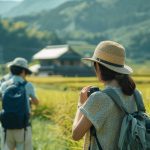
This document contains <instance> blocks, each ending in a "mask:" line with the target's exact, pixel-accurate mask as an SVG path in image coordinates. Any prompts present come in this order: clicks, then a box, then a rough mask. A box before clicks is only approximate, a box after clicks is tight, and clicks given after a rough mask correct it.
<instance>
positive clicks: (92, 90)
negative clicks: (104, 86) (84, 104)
mask: <svg viewBox="0 0 150 150" xmlns="http://www.w3.org/2000/svg"><path fill="white" fill-rule="evenodd" d="M97 91H100V90H99V88H98V87H96V86H92V87H91V88H90V89H89V91H88V92H87V96H88V97H89V96H90V95H91V94H92V93H94V92H97Z"/></svg>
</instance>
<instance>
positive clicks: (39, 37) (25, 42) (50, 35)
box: [0, 19, 63, 63]
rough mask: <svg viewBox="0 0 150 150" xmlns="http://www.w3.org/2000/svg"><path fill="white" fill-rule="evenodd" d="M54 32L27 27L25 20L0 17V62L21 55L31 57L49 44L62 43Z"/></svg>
mask: <svg viewBox="0 0 150 150" xmlns="http://www.w3.org/2000/svg"><path fill="white" fill-rule="evenodd" d="M62 43H63V41H62V40H61V39H60V38H58V36H57V34H56V33H54V32H44V31H38V30H37V29H36V28H29V26H28V24H27V23H25V22H12V21H8V20H6V19H5V20H4V19H0V63H5V62H7V61H10V60H11V59H13V58H14V57H17V56H22V57H25V58H27V59H28V60H30V59H31V57H32V56H33V54H34V53H35V52H37V51H38V50H40V49H41V48H43V47H45V46H46V45H49V44H62Z"/></svg>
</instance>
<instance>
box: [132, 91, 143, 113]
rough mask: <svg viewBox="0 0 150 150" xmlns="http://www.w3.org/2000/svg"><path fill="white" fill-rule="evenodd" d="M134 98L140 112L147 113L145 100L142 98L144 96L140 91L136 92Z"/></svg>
mask: <svg viewBox="0 0 150 150" xmlns="http://www.w3.org/2000/svg"><path fill="white" fill-rule="evenodd" d="M134 97H135V101H136V105H137V108H138V111H142V112H146V109H145V106H144V102H143V98H142V96H141V94H140V92H139V91H138V90H135V91H134Z"/></svg>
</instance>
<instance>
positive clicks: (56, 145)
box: [30, 76, 150, 150]
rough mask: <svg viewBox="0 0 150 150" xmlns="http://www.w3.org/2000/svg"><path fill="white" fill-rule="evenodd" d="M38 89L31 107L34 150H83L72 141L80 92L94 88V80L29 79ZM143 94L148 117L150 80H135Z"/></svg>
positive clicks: (141, 78) (149, 109)
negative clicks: (38, 100) (84, 87)
mask: <svg viewBox="0 0 150 150" xmlns="http://www.w3.org/2000/svg"><path fill="white" fill-rule="evenodd" d="M30 80H31V81H34V83H35V84H36V86H37V94H38V97H39V99H40V105H39V106H38V107H37V109H35V108H34V107H33V142H34V148H35V150H82V145H83V140H81V141H80V142H75V141H73V140H72V138H71V128H72V123H73V119H74V116H75V112H76V106H77V101H78V96H79V91H80V89H81V88H82V87H83V86H85V85H97V86H99V87H100V88H101V89H102V88H103V86H102V84H98V83H97V79H96V78H62V77H50V78H30ZM135 81H136V82H137V88H138V89H139V90H141V91H142V93H143V97H144V102H145V105H146V109H147V112H148V113H150V107H149V106H150V86H149V81H150V77H139V76H137V77H135Z"/></svg>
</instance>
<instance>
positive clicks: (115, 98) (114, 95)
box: [103, 88, 129, 114]
mask: <svg viewBox="0 0 150 150" xmlns="http://www.w3.org/2000/svg"><path fill="white" fill-rule="evenodd" d="M103 92H104V93H106V94H107V95H108V96H109V97H110V98H111V99H112V100H113V102H114V103H115V104H116V105H117V106H118V107H119V108H120V109H121V110H122V111H123V112H124V113H125V114H129V113H128V111H127V109H126V108H125V107H124V105H123V103H122V100H121V97H120V96H119V95H118V94H117V93H116V91H115V90H114V89H113V88H107V89H105V90H103Z"/></svg>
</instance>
